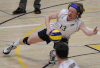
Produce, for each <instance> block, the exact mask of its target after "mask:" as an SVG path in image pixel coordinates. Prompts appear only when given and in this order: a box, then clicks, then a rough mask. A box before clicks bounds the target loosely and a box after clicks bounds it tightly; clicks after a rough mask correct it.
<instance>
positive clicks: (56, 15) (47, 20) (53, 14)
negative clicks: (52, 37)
mask: <svg viewBox="0 0 100 68" xmlns="http://www.w3.org/2000/svg"><path fill="white" fill-rule="evenodd" d="M59 13H60V11H58V12H55V13H52V14H49V15H47V16H46V17H45V24H46V27H47V35H49V32H50V31H51V29H50V25H49V22H50V20H51V19H57V18H58V15H59Z"/></svg>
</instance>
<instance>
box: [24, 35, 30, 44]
mask: <svg viewBox="0 0 100 68" xmlns="http://www.w3.org/2000/svg"><path fill="white" fill-rule="evenodd" d="M28 38H29V37H25V38H24V39H23V43H25V44H27V45H30V44H28V42H27V41H28Z"/></svg>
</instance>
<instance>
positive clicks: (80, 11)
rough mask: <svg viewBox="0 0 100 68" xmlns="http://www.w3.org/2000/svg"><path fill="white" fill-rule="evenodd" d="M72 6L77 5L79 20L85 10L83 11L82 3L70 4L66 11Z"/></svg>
mask: <svg viewBox="0 0 100 68" xmlns="http://www.w3.org/2000/svg"><path fill="white" fill-rule="evenodd" d="M72 4H75V5H77V6H78V7H79V13H80V14H79V15H78V18H81V15H82V13H83V12H84V11H85V9H84V7H83V4H82V3H74V2H72V3H70V4H69V5H68V9H69V7H70V6H71V5H72Z"/></svg>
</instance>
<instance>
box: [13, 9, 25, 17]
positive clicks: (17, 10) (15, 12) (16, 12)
mask: <svg viewBox="0 0 100 68" xmlns="http://www.w3.org/2000/svg"><path fill="white" fill-rule="evenodd" d="M24 13H26V10H25V9H22V8H17V9H16V10H15V11H13V12H12V14H13V15H16V14H24Z"/></svg>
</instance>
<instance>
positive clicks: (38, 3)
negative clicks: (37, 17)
mask: <svg viewBox="0 0 100 68" xmlns="http://www.w3.org/2000/svg"><path fill="white" fill-rule="evenodd" d="M40 1H41V0H35V1H34V5H33V6H34V8H35V10H34V12H35V13H36V14H40V13H41V11H40V7H41V4H40Z"/></svg>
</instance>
